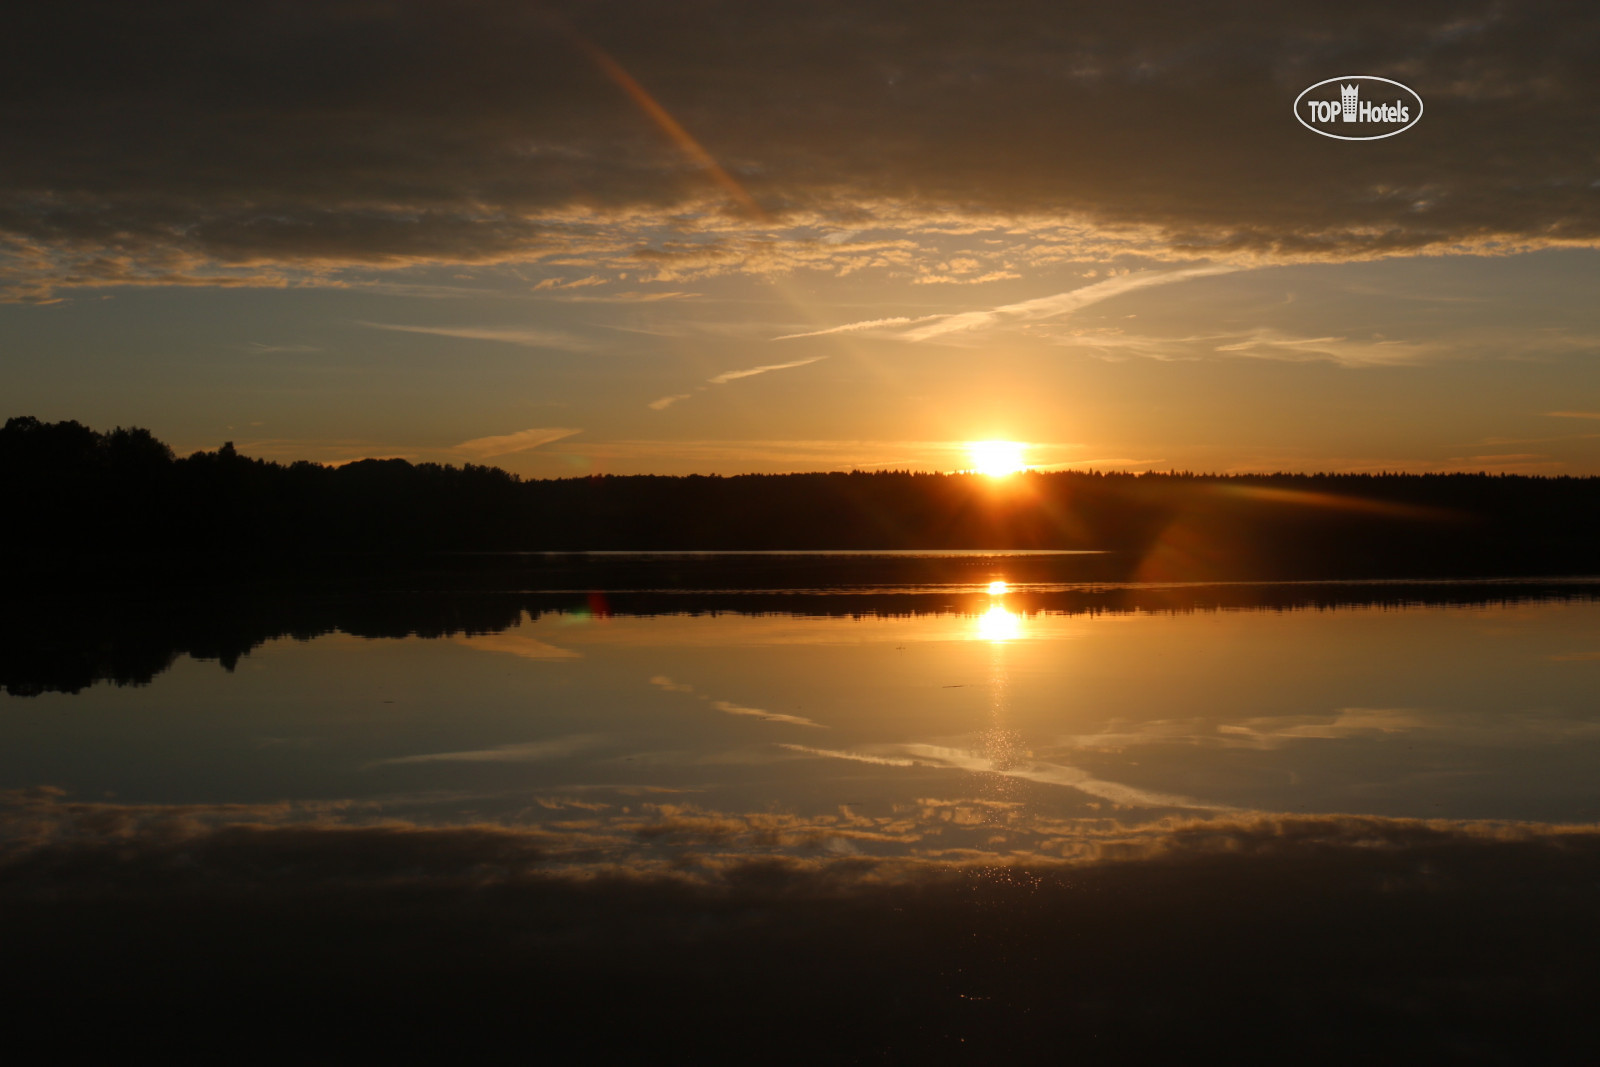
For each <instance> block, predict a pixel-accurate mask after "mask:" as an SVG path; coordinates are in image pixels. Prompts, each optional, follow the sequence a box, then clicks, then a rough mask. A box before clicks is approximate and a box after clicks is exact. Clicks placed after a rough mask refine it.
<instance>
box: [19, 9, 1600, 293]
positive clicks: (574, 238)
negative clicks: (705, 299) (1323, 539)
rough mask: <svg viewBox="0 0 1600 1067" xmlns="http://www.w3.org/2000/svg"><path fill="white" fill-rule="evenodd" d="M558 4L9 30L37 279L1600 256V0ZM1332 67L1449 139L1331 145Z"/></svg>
mask: <svg viewBox="0 0 1600 1067" xmlns="http://www.w3.org/2000/svg"><path fill="white" fill-rule="evenodd" d="M1157 6H1158V7H1159V11H1157V10H1156V9H1155V8H1156V7H1157ZM567 7H568V9H567V10H565V11H561V12H557V11H555V10H554V9H552V8H541V7H535V6H531V5H528V4H524V3H512V2H510V0H504V2H497V0H486V2H482V3H477V4H472V5H459V4H443V3H429V2H409V3H405V2H402V3H398V4H389V5H381V6H372V5H368V4H361V3H355V2H353V0H352V2H334V3H321V4H302V3H275V4H259V5H250V6H248V7H237V6H235V7H230V8H228V9H226V10H225V11H224V10H223V9H218V8H215V7H214V6H212V5H206V4H199V3H193V2H190V3H184V2H172V0H168V2H165V3H155V4H141V5H131V6H130V5H119V4H109V3H95V2H86V0H77V2H67V3H62V4H55V5H49V6H48V7H44V6H36V7H35V9H34V10H33V11H31V12H29V13H28V14H26V15H24V16H22V17H21V18H20V19H19V20H17V23H18V24H16V25H14V26H13V27H12V28H11V30H10V31H9V32H8V34H7V35H6V39H5V41H4V43H3V44H0V59H3V62H0V94H3V100H4V105H3V107H0V134H3V137H4V143H5V144H6V145H7V151H6V153H5V154H4V157H3V159H0V235H3V241H4V245H3V250H4V252H5V254H6V260H7V261H8V263H9V273H10V274H11V275H12V276H13V285H14V286H19V285H23V284H24V281H25V280H26V281H30V282H31V284H32V290H31V291H32V292H34V293H35V295H37V294H40V293H42V292H44V291H46V290H47V289H48V288H49V286H50V285H53V284H118V283H121V282H125V281H130V280H132V281H147V282H149V281H168V282H170V281H174V280H181V281H187V282H189V283H191V284H218V283H223V282H226V281H228V280H230V279H231V280H235V281H237V280H239V279H246V280H253V281H257V282H259V281H262V280H267V279H271V278H274V277H276V278H278V280H281V277H282V276H281V273H280V274H278V275H274V274H273V272H274V271H278V272H281V271H283V270H286V269H293V270H326V269H332V268H339V267H348V266H380V267H381V266H392V265H397V264H409V263H436V262H449V263H484V262H498V261H504V260H508V259H534V258H538V257H540V256H542V255H549V254H554V253H557V252H562V253H568V254H571V253H582V254H585V255H589V256H590V257H591V258H596V257H597V261H601V262H612V263H621V262H627V261H629V260H630V258H631V257H633V256H634V255H635V253H636V252H637V251H638V250H639V249H641V248H645V249H647V250H648V249H650V248H666V247H669V246H668V245H664V244H661V243H660V238H661V236H662V234H663V233H664V232H666V231H670V230H672V229H674V228H680V229H681V228H682V227H683V226H684V225H686V224H688V225H690V226H691V228H700V229H708V230H710V231H713V232H722V233H725V234H748V232H750V231H751V229H752V227H753V228H755V229H756V230H759V231H761V232H768V231H769V230H770V231H771V232H773V233H776V234H778V235H779V236H780V237H782V238H784V239H786V240H787V241H789V242H790V243H804V242H805V241H806V240H807V238H806V236H805V234H804V233H803V232H800V231H798V230H794V229H789V230H785V227H786V226H789V227H792V226H793V225H795V224H800V223H805V224H815V223H818V222H819V221H831V222H833V223H835V224H839V225H846V226H850V227H854V228H863V227H866V228H870V227H873V226H882V225H885V224H886V223H887V224H892V225H894V226H897V227H901V228H915V227H917V226H919V225H932V224H934V223H935V221H937V220H942V221H944V222H945V223H949V222H950V221H951V220H952V219H960V218H973V217H983V218H987V219H994V218H1012V219H1028V220H1033V221H1032V222H1031V223H1029V225H1035V224H1041V223H1040V220H1052V219H1053V220H1063V219H1074V220H1079V221H1080V223H1082V224H1085V225H1088V226H1090V227H1091V228H1093V229H1097V230H1101V231H1106V232H1110V231H1112V230H1115V229H1116V228H1118V227H1125V228H1133V229H1135V230H1138V231H1139V232H1141V233H1142V234H1143V238H1142V240H1143V241H1144V243H1145V245H1146V246H1147V247H1148V248H1150V249H1151V250H1155V251H1158V252H1161V253H1162V254H1166V255H1185V256H1190V257H1193V256H1210V257H1223V256H1234V257H1238V256H1244V257H1258V256H1268V257H1276V258H1316V257H1332V258H1345V257H1361V256H1373V255H1384V254H1393V253H1410V252H1418V251H1423V250H1430V251H1447V250H1453V249H1455V250H1459V249H1465V250H1476V251H1494V250H1506V249H1516V248H1524V247H1536V246H1540V245H1544V244H1550V243H1561V242H1576V243H1590V242H1592V241H1593V240H1594V239H1595V238H1596V236H1597V234H1600V195H1597V192H1596V187H1595V184H1594V183H1595V181H1596V172H1595V170H1594V159H1593V149H1592V144H1593V137H1592V136H1589V135H1588V134H1589V133H1590V132H1592V122H1593V119H1592V116H1593V114H1594V113H1595V105H1596V103H1597V102H1600V89H1597V85H1596V77H1595V75H1594V73H1593V65H1592V63H1591V62H1589V59H1590V57H1591V56H1592V55H1593V53H1594V51H1595V48H1596V45H1597V44H1600V13H1596V12H1595V11H1593V10H1592V9H1589V8H1584V7H1581V6H1577V5H1567V4H1560V3H1555V2H1545V3H1532V4H1524V5H1516V6H1504V5H1485V6H1482V7H1468V8H1463V7H1462V6H1461V5H1459V4H1455V3H1442V2H1439V3H1423V4H1413V5H1406V6H1405V7H1404V8H1403V9H1397V8H1395V7H1394V5H1392V4H1386V3H1377V2H1367V3H1354V4H1342V5H1339V6H1338V9H1337V18H1330V17H1329V11H1328V10H1327V9H1326V8H1324V7H1321V6H1310V7H1299V6H1296V7H1290V6H1288V5H1272V4H1261V3H1254V2H1244V0H1240V2H1235V3H1229V4H1220V5H1205V6H1204V7H1203V8H1201V7H1194V8H1189V9H1179V10H1174V9H1173V8H1171V7H1170V5H1145V4H1139V3H1135V4H1119V5H1116V6H1115V7H1114V8H1107V9H1096V10H1086V9H1082V8H1077V7H1071V8H1068V7H1063V6H1062V5H1059V4H1055V3H1044V2H1039V0H1028V2H1016V3H1006V4H994V5H985V6H984V7H983V8H982V9H981V11H980V10H978V9H974V8H972V7H970V6H967V5H928V4H896V3H888V4H878V5H873V6H871V7H869V8H861V7H859V6H857V5H847V4H844V3H831V2H822V3H818V2H807V3H804V4H801V3H794V4H779V5H776V6H775V5H761V6H760V7H758V8H757V7H751V6H750V5H746V4H735V3H731V2H726V3H709V4H700V5H694V6H693V7H691V8H684V7H681V6H675V5H659V4H646V3H635V2H599V3H589V4H581V5H580V4H572V5H567ZM1147 8H1149V9H1148V10H1147ZM1158 15H1159V17H1157V16H1158ZM597 56H602V57H605V60H606V62H605V63H601V62H599V61H597V59H596V57H597ZM607 63H611V64H614V65H615V67H616V69H617V70H621V71H624V72H625V73H626V75H627V77H628V78H629V79H630V80H631V82H632V84H634V85H635V86H636V87H638V88H639V90H640V92H644V93H646V94H647V95H648V97H649V99H650V101H652V102H653V103H654V104H656V105H658V106H659V109H660V112H661V114H664V115H667V116H669V117H670V119H671V121H672V122H673V123H675V124H677V125H678V126H679V127H681V129H682V130H684V131H686V132H687V134H688V135H692V138H693V140H694V143H695V144H696V146H697V147H701V148H702V151H700V152H699V153H685V151H684V150H683V149H682V146H681V145H680V144H676V143H674V140H673V139H672V138H669V137H666V136H664V135H663V133H662V127H661V115H658V114H654V113H653V112H651V113H647V111H648V110H649V109H641V106H640V104H639V99H638V98H637V95H636V94H634V95H632V96H631V95H630V93H628V92H623V91H622V90H621V89H619V87H618V83H617V80H616V78H615V77H614V76H613V75H614V71H611V70H610V68H609V67H607V65H606V64H607ZM1341 73H1363V74H1373V75H1379V76H1384V77H1390V78H1394V79H1396V80H1399V81H1403V82H1404V83H1405V84H1407V85H1409V86H1412V87H1413V88H1415V89H1416V90H1417V91H1418V92H1419V93H1420V94H1421V95H1422V97H1423V98H1424V99H1425V100H1426V102H1427V113H1426V117H1425V119H1424V120H1423V121H1422V123H1420V124H1419V125H1418V126H1417V127H1416V128H1415V129H1414V130H1411V131H1408V132H1407V133H1406V134H1405V135H1403V136H1400V137H1395V138H1391V139H1388V140H1386V141H1383V142H1374V143H1370V144H1347V143H1341V142H1336V141H1331V140H1328V139H1326V138H1321V137H1317V136H1315V135H1314V134H1311V133H1309V132H1308V131H1307V130H1306V129H1304V128H1303V127H1302V126H1301V125H1300V124H1299V123H1297V122H1295V121H1294V119H1293V117H1292V116H1291V114H1290V107H1291V105H1292V102H1293V100H1294V99H1295V97H1296V95H1297V94H1298V93H1299V92H1300V91H1301V90H1302V89H1304V88H1305V87H1306V86H1307V85H1310V84H1312V83H1314V82H1317V81H1321V80H1323V79H1326V78H1329V77H1335V76H1338V75H1339V74H1341ZM707 159H710V160H713V161H714V166H711V165H708V164H707V163H706V160H707ZM719 175H720V176H719ZM730 183H732V184H731V185H730ZM733 187H736V188H737V189H739V190H742V191H743V192H745V193H747V194H748V196H750V197H753V198H754V203H756V204H757V205H759V210H760V211H763V212H765V213H767V215H768V216H769V219H770V226H769V225H768V224H767V223H758V222H757V221H756V218H755V216H754V215H752V214H751V211H750V210H748V204H739V203H735V202H734V201H735V200H736V199H738V198H731V199H730V196H729V194H728V193H727V189H728V188H733ZM689 208H696V209H700V210H709V211H711V212H712V214H711V215H710V216H704V217H702V218H701V219H700V220H699V221H698V222H693V223H686V220H685V219H683V218H682V217H681V216H680V215H678V213H680V212H682V211H683V210H685V209H689ZM1018 240H1019V243H1025V238H1024V237H1020V236H1019V237H1018ZM770 243H771V242H768V244H770ZM780 243H781V242H780ZM695 249H698V251H696V250H695ZM1085 250H1086V251H1089V252H1092V251H1094V247H1093V242H1087V243H1086V245H1085ZM683 251H686V252H690V253H691V254H693V255H696V256H699V257H701V258H704V257H705V256H706V255H707V252H706V250H705V247H704V246H694V248H689V249H684V250H683ZM662 254H664V253H662ZM772 254H773V253H771V252H770V250H769V251H768V252H766V253H762V252H760V251H759V249H757V248H756V246H754V245H746V246H739V247H736V248H734V249H732V250H729V249H727V248H723V249H721V250H720V251H719V252H716V253H714V254H712V255H711V259H712V260H713V261H714V262H713V263H712V264H711V266H710V267H708V268H707V269H756V268H759V267H761V266H762V263H763V262H764V261H763V260H762V256H763V255H768V256H770V255H772ZM634 262H638V261H637V260H634ZM804 262H805V259H804V257H803V256H802V257H801V258H800V261H799V263H800V265H804ZM794 265H796V263H795V261H794V260H793V258H792V257H791V258H790V259H783V258H782V257H780V258H779V261H778V262H777V268H778V269H787V268H788V267H792V266H794Z"/></svg>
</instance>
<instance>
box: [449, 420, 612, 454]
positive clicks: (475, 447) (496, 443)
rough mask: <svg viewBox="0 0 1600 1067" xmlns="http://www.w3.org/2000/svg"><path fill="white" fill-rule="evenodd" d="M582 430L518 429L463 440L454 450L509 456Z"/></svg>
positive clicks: (562, 428)
mask: <svg viewBox="0 0 1600 1067" xmlns="http://www.w3.org/2000/svg"><path fill="white" fill-rule="evenodd" d="M582 432H583V431H582V430H575V429H569V428H567V427H560V426H554V427H534V428H533V429H531V430H518V431H517V432H516V433H507V434H500V435H499V436H496V437H474V438H473V439H472V440H470V441H462V442H461V443H460V444H459V445H456V446H455V448H454V449H452V451H455V452H459V453H461V454H462V455H466V456H473V457H475V458H477V459H488V458H490V457H492V456H508V455H510V454H511V453H513V452H526V451H528V450H529V449H531V448H538V447H539V446H540V445H547V444H549V443H550V442H552V441H559V440H561V439H562V438H563V437H571V436H572V435H573V434H575V433H582Z"/></svg>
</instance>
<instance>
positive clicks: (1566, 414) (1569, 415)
mask: <svg viewBox="0 0 1600 1067" xmlns="http://www.w3.org/2000/svg"><path fill="white" fill-rule="evenodd" d="M1545 414H1546V415H1548V416H1550V417H1551V418H1556V419H1600V411H1547V412H1545Z"/></svg>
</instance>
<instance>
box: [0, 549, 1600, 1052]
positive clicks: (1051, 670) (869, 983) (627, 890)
mask: <svg viewBox="0 0 1600 1067" xmlns="http://www.w3.org/2000/svg"><path fill="white" fill-rule="evenodd" d="M1035 562H1037V561H1035ZM1030 565H1031V564H1030V563H1029V562H1028V561H1014V562H1013V563H1011V564H1008V563H1007V561H1005V560H989V561H987V562H986V563H985V564H984V567H985V568H986V569H985V570H984V572H983V573H982V574H981V575H980V574H974V573H966V574H964V575H963V576H962V577H963V578H964V579H966V580H960V581H954V580H952V581H945V582H942V583H932V584H930V583H926V582H924V583H919V584H912V583H902V584H888V585H885V584H878V585H872V584H862V583H852V584H839V585H836V586H832V587H830V586H827V585H809V586H807V587H805V588H804V589H800V590H796V589H787V590H786V589H773V588H765V589H755V590H749V589H747V590H743V591H729V590H726V589H724V590H716V591H712V590H701V591H693V590H684V589H676V590H674V589H670V588H662V589H656V590H653V591H652V590H646V589H640V588H635V589H632V590H630V589H610V590H606V591H603V592H587V591H580V590H569V591H564V592H552V591H540V590H537V589H535V590H524V591H519V592H504V593H494V594H487V593H475V594H471V595H466V594H461V595H453V594H447V593H437V592H435V593H431V594H428V595H421V594H415V595H412V594H389V595H386V596H381V597H379V596H364V595H363V596H358V595H348V594H347V595H343V596H339V597H326V596H325V597H279V598H275V599H270V600H267V599H263V598H261V597H260V596H257V597H255V598H253V599H248V600H247V601H246V602H207V603H187V604H178V605H175V604H172V603H168V602H163V601H159V600H148V599H147V600H142V601H141V600H133V601H123V602H117V603H115V604H102V605H97V606H95V608H94V609H93V610H91V609H89V608H88V607H86V606H82V605H63V604H49V603H38V604H33V605H29V606H27V607H26V608H25V609H19V610H18V611H17V612H15V613H14V614H13V618H12V619H11V620H10V621H9V622H8V626H9V627H10V630H9V632H8V635H7V636H8V645H9V647H8V650H7V651H6V653H5V654H4V656H3V658H0V667H3V669H4V677H3V679H0V680H3V681H4V683H5V685H6V688H7V690H8V692H9V694H10V695H6V696H0V788H3V789H4V790H6V794H5V796H6V807H5V811H4V832H5V840H4V853H3V866H0V903H3V905H4V910H3V911H0V934H3V935H4V938H5V941H4V943H5V945H6V949H5V954H6V958H7V971H6V979H5V980H6V983H7V988H6V990H5V992H6V994H7V996H8V997H9V998H10V1002H11V1003H12V1004H14V1005H16V1006H18V1007H19V1010H28V1009H29V1008H30V1006H31V1007H35V1008H38V1009H39V1010H44V1009H45V1008H46V1007H51V1008H52V1009H59V1007H60V1006H61V1005H62V1004H70V1005H71V1006H72V1010H74V1011H76V1012H79V1013H80V1014H81V1017H82V1018H83V1019H84V1024H83V1025H82V1026H81V1027H78V1028H76V1029H74V1030H73V1031H72V1032H69V1033H63V1034H62V1035H61V1040H62V1042H64V1043H65V1044H69V1045H70V1044H74V1043H78V1044H86V1045H94V1046H96V1047H100V1048H107V1047H131V1046H133V1045H145V1046H148V1047H159V1048H161V1049H163V1050H165V1051H166V1052H167V1053H168V1054H170V1055H173V1056H178V1057H181V1058H191V1057H192V1058H204V1057H226V1058H229V1059H239V1058H244V1059H249V1058H253V1057H255V1056H257V1055H260V1056H262V1057H265V1058H281V1057H282V1056H283V1055H286V1054H295V1053H294V1050H297V1049H303V1050H308V1051H310V1052H314V1053H316V1054H318V1055H326V1056H331V1057H334V1058H340V1059H356V1060H361V1059H369V1058H384V1059H394V1058H400V1059H408V1058H417V1059H430V1060H431V1059H437V1058H439V1057H441V1056H444V1055H450V1056H463V1055H467V1056H472V1057H477V1056H480V1055H490V1054H495V1055H498V1054H500V1053H502V1052H510V1053H515V1054H518V1055H526V1056H532V1057H539V1056H546V1055H562V1056H563V1057H565V1056H570V1055H575V1054H576V1055H599V1054H600V1053H602V1052H605V1051H620V1052H627V1053H630V1054H637V1055H640V1056H642V1057H650V1058H654V1059H689V1058H704V1057H715V1058H719V1059H739V1060H763V1061H772V1060H795V1061H798V1060H816V1059H823V1058H825V1059H827V1060H829V1061H852V1062H853V1061H870V1062H880V1061H885V1060H887V1061H892V1062H910V1061H920V1060H933V1061H955V1060H971V1061H973V1062H992V1061H994V1060H995V1059H999V1058H1012V1059H1021V1060H1024V1061H1033V1060H1051V1061H1055V1060H1064V1059H1072V1060H1108V1061H1118V1060H1121V1061H1126V1060H1128V1059H1138V1058H1143V1057H1152V1058H1165V1057H1172V1056H1178V1055H1187V1054H1198V1053H1199V1052H1200V1051H1201V1050H1202V1049H1206V1048H1210V1049H1214V1050H1220V1051H1221V1052H1222V1053H1223V1054H1226V1055H1229V1056H1231V1057H1233V1058H1235V1059H1248V1060H1254V1059H1268V1058H1281V1057H1290V1058H1293V1059H1294V1060H1296V1061H1307V1060H1311V1061H1321V1062H1349V1060H1351V1059H1352V1058H1377V1059H1393V1060H1414V1059H1417V1058H1424V1059H1427V1058H1432V1059H1451V1060H1460V1061H1464V1062H1528V1061H1529V1059H1530V1058H1532V1059H1539V1058H1540V1057H1550V1056H1557V1055H1560V1056H1566V1055H1574V1054H1577V1053H1578V1052H1579V1051H1580V1050H1581V1049H1582V1048H1583V1047H1584V1046H1586V1045H1587V1044H1588V1043H1589V1042H1590V1037H1589V1033H1588V1031H1589V1027H1588V1025H1587V1016H1588V1011H1589V1009H1590V1005H1591V1004H1592V1002H1593V997H1594V995H1595V994H1596V992H1600V983H1597V982H1596V980H1595V977H1594V972H1595V965H1594V962H1593V960H1594V956H1595V951H1594V950H1595V948H1596V946H1597V939H1596V935H1597V934H1600V918H1597V916H1600V832H1597V830H1596V827H1595V824H1596V821H1597V820H1600V773H1597V772H1600V599H1597V594H1600V587H1597V586H1595V585H1594V584H1593V583H1586V582H1567V583H1542V584H1538V585H1530V584H1519V583H1480V584H1474V585H1449V584H1438V583H1429V584H1416V585H1408V584H1392V583H1391V584H1383V585H1282V586H1247V585H1233V586H1164V587H1159V586H1144V587H1125V586H1116V587H1113V586H1086V585H1073V584H1063V583H1050V582H1037V581H1035V582H1026V581H1024V582H1020V583H1009V584H1007V585H1005V586H1000V585H995V586H993V587H991V586H990V584H989V583H990V582H991V581H1001V580H1005V575H1006V574H1007V573H1008V570H1007V568H1008V566H1010V567H1011V568H1012V569H1013V570H1014V571H1015V573H1016V574H1018V575H1022V576H1024V577H1027V576H1030V575H1031V573H1032V572H1030V571H1029V570H1028V567H1029V566H1030ZM1032 576H1037V575H1032ZM974 578H976V579H977V580H971V579H974ZM664 585H670V583H664ZM225 665H226V666H225Z"/></svg>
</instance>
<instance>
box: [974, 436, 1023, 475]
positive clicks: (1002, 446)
mask: <svg viewBox="0 0 1600 1067" xmlns="http://www.w3.org/2000/svg"><path fill="white" fill-rule="evenodd" d="M968 448H969V450H970V451H971V453H972V469H973V470H975V471H977V472H978V473H979V474H987V475H988V476H989V477H991V478H1004V477H1005V476H1006V475H1008V474H1016V473H1017V472H1018V471H1020V470H1022V469H1023V466H1024V464H1023V462H1022V452H1023V446H1022V445H1021V444H1020V443H1018V442H1016V441H973V442H972V443H971V444H970V445H969V446H968Z"/></svg>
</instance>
